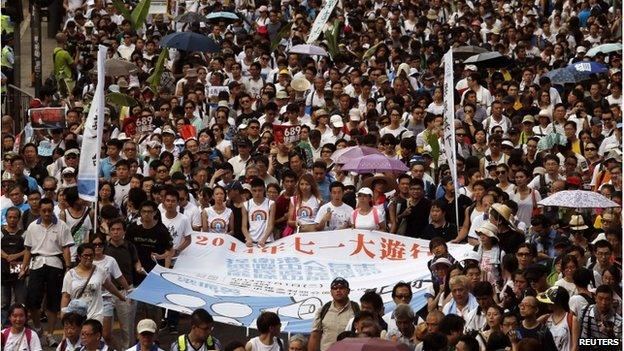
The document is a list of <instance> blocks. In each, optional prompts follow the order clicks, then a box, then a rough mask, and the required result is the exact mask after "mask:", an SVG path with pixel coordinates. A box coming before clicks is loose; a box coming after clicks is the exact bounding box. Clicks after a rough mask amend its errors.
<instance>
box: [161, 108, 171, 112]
mask: <svg viewBox="0 0 624 351" xmlns="http://www.w3.org/2000/svg"><path fill="white" fill-rule="evenodd" d="M160 110H161V111H169V110H170V108H169V107H161V108H160Z"/></svg>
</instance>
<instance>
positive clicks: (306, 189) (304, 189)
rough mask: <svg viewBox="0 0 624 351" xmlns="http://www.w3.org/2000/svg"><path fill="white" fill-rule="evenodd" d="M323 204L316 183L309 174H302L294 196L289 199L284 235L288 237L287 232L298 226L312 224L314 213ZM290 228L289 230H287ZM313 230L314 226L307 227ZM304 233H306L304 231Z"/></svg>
mask: <svg viewBox="0 0 624 351" xmlns="http://www.w3.org/2000/svg"><path fill="white" fill-rule="evenodd" d="M322 202H323V200H322V197H321V193H320V192H319V189H318V186H317V184H316V181H314V177H313V176H312V175H311V174H307V173H306V174H304V175H302V176H301V177H300V178H299V182H298V183H297V191H296V192H295V196H293V197H291V198H290V206H289V209H288V226H287V227H286V229H285V230H284V231H285V232H286V233H284V235H290V234H292V232H291V233H288V231H290V230H292V229H296V228H297V227H299V226H307V225H309V224H314V219H315V218H316V212H317V211H318V209H319V207H321V203H322ZM289 228H290V229H289ZM309 228H311V229H312V230H314V225H312V226H309ZM304 231H306V230H305V229H304Z"/></svg>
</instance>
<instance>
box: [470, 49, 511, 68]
mask: <svg viewBox="0 0 624 351" xmlns="http://www.w3.org/2000/svg"><path fill="white" fill-rule="evenodd" d="M464 63H465V64H467V65H475V66H477V67H479V68H505V67H507V66H509V65H511V64H512V63H513V60H512V59H510V58H509V57H507V56H503V55H501V53H500V52H498V51H492V52H484V53H481V54H476V55H473V56H470V57H469V58H467V59H466V60H465V61H464Z"/></svg>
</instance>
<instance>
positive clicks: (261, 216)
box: [251, 210, 269, 221]
mask: <svg viewBox="0 0 624 351" xmlns="http://www.w3.org/2000/svg"><path fill="white" fill-rule="evenodd" d="M267 218H269V215H268V213H267V212H266V211H264V210H255V211H253V212H252V213H251V220H252V221H266V220H267Z"/></svg>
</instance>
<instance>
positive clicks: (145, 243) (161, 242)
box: [126, 222, 173, 283]
mask: <svg viewBox="0 0 624 351" xmlns="http://www.w3.org/2000/svg"><path fill="white" fill-rule="evenodd" d="M126 240H128V241H129V242H131V243H132V244H134V246H135V247H136V251H137V255H138V257H139V261H141V265H143V268H145V270H146V271H148V272H149V271H151V270H152V269H153V268H154V267H155V266H156V263H155V262H154V260H152V257H151V256H152V253H156V254H159V255H162V254H163V253H165V252H166V251H167V250H169V249H171V248H172V247H173V238H172V237H171V234H169V231H168V230H167V227H165V225H164V224H162V222H158V224H156V225H155V226H154V227H153V228H150V229H145V228H144V227H143V226H142V225H140V224H132V225H131V226H130V227H129V228H128V230H127V231H126ZM158 263H159V264H161V265H164V262H158ZM137 278H139V279H136V280H137V283H140V282H141V281H142V280H143V278H142V277H137Z"/></svg>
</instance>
